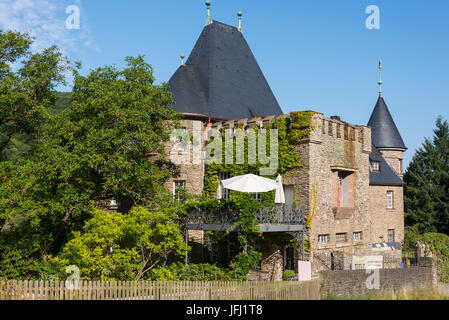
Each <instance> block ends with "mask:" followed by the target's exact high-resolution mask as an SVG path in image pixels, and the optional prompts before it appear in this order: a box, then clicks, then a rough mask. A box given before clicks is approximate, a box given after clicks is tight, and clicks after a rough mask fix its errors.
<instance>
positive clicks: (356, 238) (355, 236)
mask: <svg viewBox="0 0 449 320" xmlns="http://www.w3.org/2000/svg"><path fill="white" fill-rule="evenodd" d="M352 240H353V241H354V242H358V241H362V231H357V232H354V233H353V234H352Z"/></svg>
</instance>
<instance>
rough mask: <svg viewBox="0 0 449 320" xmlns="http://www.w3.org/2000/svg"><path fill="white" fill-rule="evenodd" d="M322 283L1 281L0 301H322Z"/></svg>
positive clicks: (315, 281)
mask: <svg viewBox="0 0 449 320" xmlns="http://www.w3.org/2000/svg"><path fill="white" fill-rule="evenodd" d="M319 299H320V281H317V280H314V281H307V282H297V281H284V282H218V281H216V282H202V281H83V280H81V281H79V282H78V283H73V282H72V283H69V282H67V283H66V282H65V281H39V280H36V281H34V280H30V281H27V280H24V281H21V280H3V281H2V280H0V300H319Z"/></svg>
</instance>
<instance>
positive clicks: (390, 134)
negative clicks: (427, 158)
mask: <svg viewBox="0 0 449 320" xmlns="http://www.w3.org/2000/svg"><path fill="white" fill-rule="evenodd" d="M368 126H369V127H371V137H372V141H373V144H374V145H375V146H376V147H377V148H380V149H381V148H398V149H404V150H406V149H407V147H406V146H405V144H404V141H403V140H402V137H401V135H400V134H399V131H398V128H397V127H396V124H395V123H394V121H393V118H392V116H391V114H390V111H389V110H388V108H387V105H386V104H385V101H384V99H383V98H382V96H379V99H378V100H377V103H376V107H375V108H374V111H373V113H372V114H371V118H370V119H369V121H368Z"/></svg>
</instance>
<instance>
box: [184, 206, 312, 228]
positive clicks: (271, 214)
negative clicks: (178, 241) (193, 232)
mask: <svg viewBox="0 0 449 320" xmlns="http://www.w3.org/2000/svg"><path fill="white" fill-rule="evenodd" d="M304 214H305V208H304V206H300V207H296V206H289V205H275V206H270V207H265V208H263V209H262V210H261V211H260V212H259V213H258V214H257V216H256V219H257V222H258V223H259V224H288V225H303V224H304V223H305V219H304ZM239 219H240V218H239V212H238V211H237V210H229V209H228V210H218V209H201V208H199V209H194V210H191V211H189V212H188V214H187V223H188V224H223V225H224V224H234V223H236V222H238V221H239Z"/></svg>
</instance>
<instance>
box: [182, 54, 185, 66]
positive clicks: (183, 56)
mask: <svg viewBox="0 0 449 320" xmlns="http://www.w3.org/2000/svg"><path fill="white" fill-rule="evenodd" d="M185 57H186V56H185V55H184V54H183V53H182V54H181V66H185V64H184V58H185Z"/></svg>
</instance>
